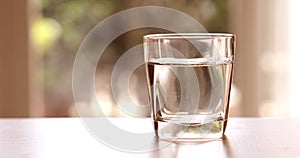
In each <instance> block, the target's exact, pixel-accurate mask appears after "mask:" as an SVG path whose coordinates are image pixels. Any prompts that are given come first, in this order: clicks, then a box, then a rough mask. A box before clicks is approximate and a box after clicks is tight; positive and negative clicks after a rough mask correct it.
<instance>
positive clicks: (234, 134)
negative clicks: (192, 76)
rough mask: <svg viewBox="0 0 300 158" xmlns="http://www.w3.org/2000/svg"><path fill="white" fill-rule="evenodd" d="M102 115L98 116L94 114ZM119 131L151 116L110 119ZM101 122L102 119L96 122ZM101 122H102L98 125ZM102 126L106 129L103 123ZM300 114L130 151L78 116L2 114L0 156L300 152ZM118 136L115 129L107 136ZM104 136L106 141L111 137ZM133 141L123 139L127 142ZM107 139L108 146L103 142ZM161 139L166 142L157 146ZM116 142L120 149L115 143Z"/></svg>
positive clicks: (243, 121) (236, 121)
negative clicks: (201, 138) (99, 135)
mask: <svg viewBox="0 0 300 158" xmlns="http://www.w3.org/2000/svg"><path fill="white" fill-rule="evenodd" d="M97 120H100V121H101V119H97ZM109 120H110V122H111V123H112V124H114V125H116V126H118V127H119V128H120V129H121V130H126V131H129V132H143V131H147V130H152V124H151V120H150V119H149V118H145V119H135V118H110V119H109ZM100 124H101V123H100ZM100 126H101V125H100ZM101 129H102V131H105V130H109V128H107V129H106V127H101ZM299 131H300V119H259V118H230V119H229V122H228V127H227V130H226V137H225V138H224V139H223V140H215V141H206V142H189V143H187V142H185V143H174V142H168V143H165V141H162V140H157V139H155V137H154V135H153V136H150V137H148V138H147V139H148V140H141V141H144V142H145V143H144V144H143V145H145V146H149V149H151V148H153V149H154V148H155V147H157V148H159V149H157V150H153V151H143V152H138V153H134V152H132V151H129V152H128V151H127V152H126V151H122V148H121V147H120V146H118V145H114V144H113V143H112V144H110V143H107V142H105V141H103V140H101V139H99V138H97V136H95V135H94V134H91V133H93V132H92V131H91V129H89V128H88V126H87V125H86V124H84V123H83V121H82V119H80V118H36V119H0V158H19V157H22V158H44V157H47V158H48V157H49V158H53V157H55V158H60V157H64V158H65V157H72V158H73V157H88V158H94V157H95V158H102V157H163V158H169V157H172V158H173V157H205V158H207V157H230V158H231V157H238V158H240V157H243V158H248V157H249V158H253V157H255V158H259V157H262V158H265V157H272V158H277V157H278V158H281V157H284V158H290V157H295V158H296V157H300V132H299ZM116 138H117V139H119V140H118V141H117V142H122V143H123V145H124V141H126V140H128V139H124V140H123V139H122V137H121V136H116V137H115V136H114V135H113V132H112V134H111V137H110V138H109V139H116ZM109 139H108V140H109ZM126 143H127V145H129V146H130V143H135V140H132V141H126V142H125V145H126ZM105 144H106V145H105ZM161 144H164V146H160V145H161ZM118 147H119V148H118Z"/></svg>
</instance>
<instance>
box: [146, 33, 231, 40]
mask: <svg viewBox="0 0 300 158" xmlns="http://www.w3.org/2000/svg"><path fill="white" fill-rule="evenodd" d="M235 36H236V35H235V34H231V33H157V34H147V35H145V36H144V39H152V40H155V39H176V38H199V39H201V38H219V37H227V38H230V37H233V38H234V37H235Z"/></svg>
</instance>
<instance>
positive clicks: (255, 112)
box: [0, 0, 300, 118]
mask: <svg viewBox="0 0 300 158" xmlns="http://www.w3.org/2000/svg"><path fill="white" fill-rule="evenodd" d="M148 5H152V6H164V7H169V8H173V9H176V10H178V11H181V12H183V13H186V14H188V15H190V16H192V17H193V18H195V19H197V20H198V21H199V22H200V23H201V24H202V25H203V26H204V27H205V28H206V29H207V30H208V32H228V33H234V34H236V35H237V51H236V61H235V70H234V82H233V84H234V85H233V89H232V95H231V104H230V116H240V117H285V118H295V117H298V118H300V105H299V99H298V98H300V93H299V92H298V91H299V89H300V85H299V81H300V70H299V68H300V62H298V61H297V59H299V58H300V53H299V51H297V48H298V46H299V44H298V42H299V40H298V38H299V37H300V30H299V29H300V21H299V18H298V15H300V10H299V9H298V8H297V6H300V1H298V0H263V1H262V0H176V1H173V0H85V1H83V0H21V1H20V0H1V2H0V26H1V27H0V28H1V29H0V32H1V33H0V35H1V36H0V117H76V116H78V114H77V111H76V108H75V105H74V100H73V94H72V68H73V63H74V60H75V56H76V53H77V50H78V48H79V46H80V43H81V42H82V40H83V39H84V37H85V36H86V35H87V34H88V32H89V31H90V30H91V29H92V28H93V27H94V26H95V25H96V24H98V23H99V22H101V20H103V19H104V18H107V17H109V16H111V15H112V14H114V13H117V12H119V11H122V10H125V9H129V8H132V7H138V6H148ZM157 16H159V15H157ZM174 20H176V19H174ZM159 32H166V30H161V29H153V28H145V29H137V30H132V31H130V32H127V33H125V34H123V35H121V36H120V37H118V38H117V39H115V40H114V41H113V42H112V43H111V44H110V45H109V47H108V48H107V49H106V50H105V52H104V55H103V57H102V58H101V60H100V61H99V63H98V67H97V72H96V83H95V85H96V94H97V97H98V103H99V105H100V106H101V108H102V109H103V111H104V112H105V115H107V116H126V114H124V113H123V112H122V111H121V110H120V109H119V108H118V106H117V105H116V102H115V100H114V98H113V97H112V92H111V87H110V82H111V72H112V69H113V67H114V64H115V63H116V61H117V60H118V58H119V57H120V56H121V55H122V53H124V52H125V51H126V50H128V49H130V48H131V47H133V46H135V45H137V44H140V43H142V36H143V35H144V34H147V33H159ZM145 81H146V78H145V71H144V67H139V68H138V69H137V70H136V71H135V72H134V73H133V74H132V77H131V79H130V84H129V92H130V96H131V98H132V99H133V100H134V102H135V103H137V104H143V105H145V104H147V103H148V100H147V99H145V98H147V89H146V85H145V84H146V82H145ZM93 108H94V107H92V106H90V105H87V106H85V109H84V111H87V113H89V114H90V116H97V114H95V113H94V111H93Z"/></svg>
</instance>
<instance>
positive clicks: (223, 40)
mask: <svg viewBox="0 0 300 158" xmlns="http://www.w3.org/2000/svg"><path fill="white" fill-rule="evenodd" d="M234 52H235V35H233V34H221V33H176V34H175V33H174V34H149V35H146V36H144V57H145V65H146V72H147V81H148V83H147V84H148V90H149V97H150V104H151V108H152V114H151V116H152V120H153V125H154V130H155V134H156V136H157V137H158V138H161V139H167V140H198V139H201V140H203V139H221V138H222V137H223V135H224V132H225V129H226V124H227V119H228V109H229V98H230V87H231V82H232V74H233V73H232V71H233V61H234Z"/></svg>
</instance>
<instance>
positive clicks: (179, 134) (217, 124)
mask: <svg viewBox="0 0 300 158" xmlns="http://www.w3.org/2000/svg"><path fill="white" fill-rule="evenodd" d="M226 123H227V120H217V121H212V122H205V123H195V122H193V123H178V122H172V121H154V128H155V133H156V136H157V137H158V138H160V139H165V140H170V141H201V140H209V139H222V137H223V135H224V131H225V127H226Z"/></svg>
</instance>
